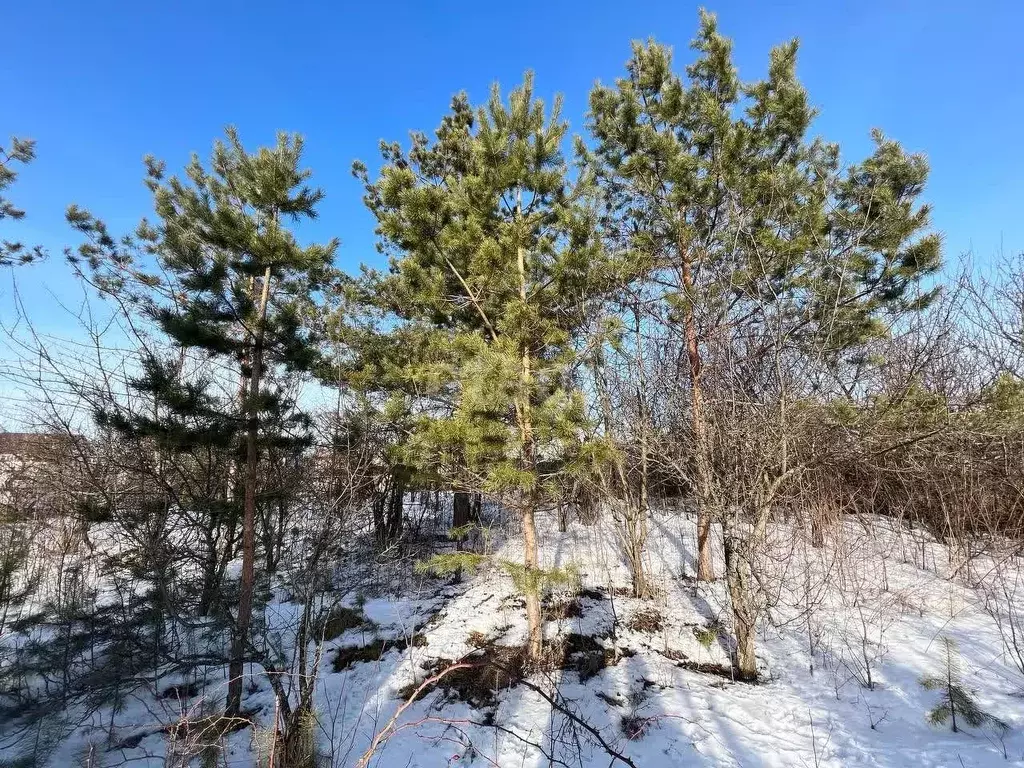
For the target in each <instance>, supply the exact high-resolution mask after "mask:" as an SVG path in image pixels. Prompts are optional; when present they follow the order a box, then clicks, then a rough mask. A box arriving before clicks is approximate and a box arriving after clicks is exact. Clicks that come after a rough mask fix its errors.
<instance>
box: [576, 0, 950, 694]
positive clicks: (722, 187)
mask: <svg viewBox="0 0 1024 768" xmlns="http://www.w3.org/2000/svg"><path fill="white" fill-rule="evenodd" d="M693 49H694V51H695V52H696V60H695V61H694V62H693V63H692V64H690V65H689V66H687V67H686V69H685V72H684V74H682V75H681V74H677V72H676V71H675V70H674V68H673V62H672V55H671V51H670V50H669V49H668V48H667V47H665V46H662V45H659V44H657V43H655V42H653V41H649V42H647V43H640V42H637V43H634V45H633V53H632V56H631V58H630V59H629V61H628V62H627V64H626V75H625V76H624V77H622V78H620V79H618V80H617V81H616V82H615V84H614V85H611V86H607V85H598V86H597V87H595V89H594V90H593V92H592V93H591V96H590V116H589V124H590V128H591V130H592V132H593V136H594V139H595V145H594V148H593V153H592V157H591V158H590V159H591V167H592V168H593V169H594V170H595V172H596V175H597V178H598V181H599V183H600V184H601V187H602V190H603V191H604V198H605V202H606V207H605V221H606V223H607V225H608V226H607V231H608V232H609V233H610V237H611V238H613V240H615V241H617V242H618V243H620V244H621V247H623V248H625V249H628V250H631V251H633V252H636V253H638V254H640V255H641V256H642V257H645V258H646V260H647V261H648V262H649V264H650V267H651V275H652V278H653V280H652V284H653V285H656V286H661V287H663V289H664V290H663V292H662V296H661V298H662V301H661V302H660V305H659V306H660V310H659V314H658V315H656V319H657V320H659V321H660V322H662V323H664V326H665V327H666V328H668V329H670V330H671V331H672V332H673V333H675V334H677V338H678V340H679V343H680V345H681V346H682V347H683V348H684V350H685V354H686V364H685V365H683V366H681V367H682V368H683V372H684V374H685V376H686V379H687V381H686V384H687V388H688V395H689V420H690V424H689V426H690V434H689V435H688V436H687V437H688V440H689V443H690V444H691V446H692V454H693V461H692V468H691V469H690V470H688V472H689V475H690V476H689V477H687V478H685V479H686V480H687V481H689V482H690V483H691V485H692V487H693V489H694V495H695V497H696V501H697V504H698V514H699V519H698V545H699V547H698V548H699V552H698V577H699V578H702V579H708V578H712V576H713V573H712V567H711V563H712V560H711V550H710V545H711V539H710V536H709V533H710V530H711V522H712V520H722V521H723V523H724V522H726V520H725V518H726V517H727V514H726V512H727V510H728V509H730V508H736V505H735V504H732V505H731V507H730V502H729V501H728V499H730V498H731V495H735V493H736V492H737V489H736V488H735V487H734V485H733V483H732V482H731V480H730V479H729V478H723V477H721V476H720V473H719V467H721V466H722V465H721V462H720V461H717V460H716V457H715V455H714V453H715V448H714V443H715V439H716V437H715V435H714V434H712V430H714V428H715V425H714V423H713V422H714V414H713V410H714V403H712V402H711V401H709V392H715V391H717V397H719V398H720V399H722V400H723V401H724V400H734V401H735V400H741V401H746V402H753V401H756V400H758V399H759V398H764V397H765V396H766V394H765V393H766V391H768V390H770V389H772V388H770V387H765V386H762V385H761V384H760V383H759V382H755V381H754V377H744V376H743V375H738V376H734V375H732V374H731V373H730V372H729V371H727V370H726V369H727V368H731V370H732V371H733V372H735V371H736V370H737V369H739V368H742V367H743V366H744V365H750V366H751V367H757V366H759V365H761V364H760V363H756V362H753V361H752V360H750V361H748V360H745V359H744V356H747V355H762V356H763V357H764V359H765V360H767V359H769V358H772V357H774V359H775V360H779V359H781V357H782V356H790V359H792V358H794V357H796V356H799V355H801V354H806V355H809V356H813V357H814V359H816V360H821V361H825V362H826V363H827V362H828V361H832V360H836V359H838V358H839V356H840V355H841V354H842V353H843V352H844V351H845V350H848V349H849V348H850V347H851V346H853V345H856V344H859V343H861V342H863V341H865V340H866V339H868V338H870V337H872V336H874V335H878V334H881V333H884V331H885V328H886V327H887V325H888V324H887V323H886V322H884V320H887V319H891V317H892V316H893V315H896V314H899V313H900V312H905V311H912V310H914V309H917V308H920V307H921V306H923V305H924V304H926V303H927V302H928V301H929V300H930V298H931V296H932V294H929V293H927V292H924V293H923V294H922V293H920V292H919V291H918V287H919V283H920V280H921V279H922V278H923V277H925V276H927V275H929V274H932V273H934V272H935V271H936V270H937V269H938V268H939V266H940V239H939V237H938V235H936V234H934V233H931V232H929V217H930V211H929V208H928V206H927V205H923V204H921V203H920V201H919V198H920V195H921V192H922V190H923V188H924V183H925V180H926V178H927V173H928V166H927V162H926V160H925V158H924V157H922V156H920V155H911V154H907V153H906V152H904V151H903V149H902V148H901V147H900V145H899V144H897V143H896V142H894V141H891V140H889V139H886V138H885V137H884V136H883V135H882V134H881V133H879V132H875V133H874V134H873V138H874V142H875V149H874V152H873V153H872V155H871V156H870V157H869V158H867V159H866V160H864V161H863V162H861V163H858V164H854V165H852V166H849V167H847V168H845V169H844V168H843V167H842V166H841V164H840V152H839V147H838V145H836V144H831V143H828V142H825V141H822V140H820V139H815V138H811V137H810V135H809V129H810V126H811V123H812V121H813V119H814V116H815V111H814V109H813V108H812V107H811V104H810V101H809V98H808V95H807V93H806V91H805V90H804V88H803V86H802V85H801V84H800V82H799V80H798V79H797V76H796V54H797V42H796V41H795V40H794V41H791V42H789V43H785V44H783V45H780V46H778V47H776V48H775V49H773V50H772V52H771V55H770V58H769V66H768V75H767V77H766V78H765V79H764V80H760V81H757V82H743V81H742V80H740V78H739V77H738V74H737V72H736V68H735V66H734V65H733V61H732V43H731V41H730V40H728V39H727V38H726V37H724V36H723V35H722V34H721V33H720V32H719V31H718V27H717V23H716V21H715V17H714V16H713V15H711V14H709V13H706V12H703V11H702V12H701V17H700V30H699V32H698V34H697V37H696V39H695V40H694V42H693ZM712 342H714V344H715V345H717V346H716V348H715V350H712V348H711V343H712ZM716 354H717V358H716V357H715V355H716ZM763 362H764V361H763V360H762V363H763ZM763 367H764V366H762V368H763ZM745 381H748V382H750V383H749V384H744V382H745ZM776 384H778V382H776ZM727 389H728V390H730V391H729V392H728V393H726V390H727ZM774 389H775V390H778V386H776V387H775V388H774ZM770 396H772V397H774V396H775V395H770ZM780 408H783V412H784V407H783V406H780ZM777 453H778V455H779V456H780V457H782V459H781V460H780V465H779V467H778V468H777V469H778V472H777V474H778V477H779V478H784V477H786V476H789V475H792V474H793V472H794V467H792V466H787V465H786V461H785V457H786V456H787V452H786V450H785V448H784V446H783V447H781V448H780V450H779V451H778V452H777ZM741 461H742V460H741ZM770 482H774V481H770ZM780 482H781V480H780ZM778 487H779V484H778V483H776V484H774V485H770V488H771V489H772V492H773V493H774V492H775V490H776V489H777V488H778ZM744 501H745V500H744ZM762 507H765V505H762ZM725 539H726V543H727V545H728V544H729V542H730V541H734V538H733V537H731V536H730V533H729V532H728V531H727V532H726V535H725ZM730 555H732V557H730ZM726 556H727V557H726V560H727V568H728V565H729V564H730V563H731V564H734V565H736V567H737V568H738V569H740V570H743V569H745V568H746V567H747V566H746V565H744V563H745V561H747V560H749V553H744V552H741V551H738V550H737V549H735V548H734V549H733V550H732V551H731V552H730V551H729V549H728V546H727V552H726ZM734 575H735V576H736V578H737V580H738V579H740V578H741V577H740V575H739V573H738V572H737V574H734ZM743 580H745V581H747V582H749V581H750V580H749V579H743ZM731 591H732V590H731ZM744 613H745V612H744ZM736 618H737V623H738V624H741V625H743V626H744V627H745V629H744V633H748V632H749V633H751V643H750V645H749V648H747V652H745V653H743V654H742V655H743V656H744V657H745V659H744V661H743V664H742V665H743V666H744V667H745V668H746V669H745V670H744V673H745V674H753V666H754V657H753V645H752V631H753V630H752V624H751V622H752V620H753V618H752V616H744V617H740V616H739V615H737V617H736ZM741 645H743V643H741Z"/></svg>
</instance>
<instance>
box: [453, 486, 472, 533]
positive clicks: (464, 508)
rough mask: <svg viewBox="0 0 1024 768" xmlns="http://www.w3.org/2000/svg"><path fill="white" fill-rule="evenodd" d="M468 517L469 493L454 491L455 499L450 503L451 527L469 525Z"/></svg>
mask: <svg viewBox="0 0 1024 768" xmlns="http://www.w3.org/2000/svg"><path fill="white" fill-rule="evenodd" d="M469 518H470V514H469V494H468V493H463V492H462V491H456V492H455V500H454V502H453V503H452V528H462V527H463V526H465V525H469Z"/></svg>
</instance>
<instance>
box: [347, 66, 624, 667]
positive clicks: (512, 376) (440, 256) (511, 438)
mask: <svg viewBox="0 0 1024 768" xmlns="http://www.w3.org/2000/svg"><path fill="white" fill-rule="evenodd" d="M559 109H560V102H559V101H557V100H556V102H555V104H554V109H553V110H552V114H551V115H550V116H548V115H546V114H545V109H544V105H543V104H542V103H541V102H540V101H539V100H537V99H536V98H534V95H533V81H532V77H531V76H529V75H528V76H527V78H526V80H525V82H524V83H523V85H521V86H520V87H518V88H516V89H515V90H513V91H512V92H511V94H510V95H509V97H508V101H507V103H506V102H504V101H503V100H502V97H501V93H500V91H499V90H498V88H497V87H495V88H494V89H493V90H492V93H491V97H490V100H489V101H488V103H487V104H486V105H485V106H484V107H482V108H480V109H476V110H474V109H473V108H472V107H471V106H470V104H469V102H468V100H467V98H466V96H465V95H460V96H457V97H456V98H455V99H454V100H453V102H452V107H451V112H450V113H449V114H448V115H447V116H446V117H445V118H444V119H443V121H442V122H441V125H440V127H439V128H438V129H437V131H436V134H435V136H434V138H433V139H430V138H428V137H427V136H426V135H424V134H419V133H417V134H414V135H413V137H412V147H411V149H410V150H409V151H408V152H405V151H403V150H402V149H401V148H400V147H399V146H398V145H397V144H385V145H383V147H382V149H383V154H384V160H385V165H384V168H383V170H382V171H381V174H380V178H379V179H378V180H377V181H375V182H372V183H371V182H370V181H369V179H368V175H367V172H366V170H365V168H363V167H362V166H357V169H356V170H357V173H358V174H359V175H360V176H361V177H362V178H363V179H364V180H365V181H366V184H367V187H366V189H367V195H366V202H367V205H368V206H369V208H370V210H371V211H372V212H373V214H374V215H375V216H376V218H377V222H378V230H377V231H378V234H379V235H380V238H381V248H382V250H384V251H385V252H387V253H389V254H390V255H391V262H390V270H389V273H388V274H387V275H384V276H380V275H378V276H376V277H374V278H373V279H374V280H375V293H376V295H377V296H378V297H379V300H380V302H381V303H382V304H383V305H384V306H386V307H387V308H388V309H390V311H391V312H393V313H394V315H396V316H397V317H398V318H399V319H401V320H403V321H405V322H406V323H408V324H420V325H426V326H428V327H432V328H433V329H434V334H433V336H434V341H432V342H431V344H432V345H433V346H432V348H433V354H432V355H431V356H430V360H428V361H427V362H422V361H421V362H420V363H419V364H417V365H416V366H412V367H410V369H409V372H408V373H409V375H410V376H419V377H421V379H422V381H423V382H424V385H425V386H427V387H433V388H434V389H438V388H441V387H450V386H452V385H454V388H455V395H454V398H455V401H454V409H453V411H452V412H451V413H450V414H448V415H446V416H443V417H441V418H428V419H424V420H423V422H422V424H421V428H420V430H419V431H418V433H417V435H416V441H417V445H418V448H419V449H420V450H421V451H423V452H424V453H429V454H433V455H436V456H437V457H439V458H438V459H437V461H436V462H435V468H436V469H437V471H439V472H442V473H444V472H446V471H447V472H448V473H449V474H451V475H456V474H458V473H459V472H460V471H464V470H465V469H466V468H470V469H472V470H473V471H474V472H475V473H477V474H478V475H482V476H483V478H484V486H485V488H486V490H488V491H489V492H492V493H496V494H501V495H504V496H505V497H506V498H511V499H513V500H514V501H513V503H514V504H515V505H516V507H517V508H518V512H519V515H520V518H521V521H522V526H523V534H524V539H525V556H524V562H523V572H522V573H521V574H516V576H517V581H518V583H520V584H521V585H522V586H523V588H524V591H525V593H526V594H525V596H526V611H527V619H528V623H529V652H530V654H531V656H532V657H534V658H537V657H538V656H539V654H540V653H541V648H542V637H543V636H542V631H541V629H542V625H541V610H540V591H541V587H542V584H543V581H544V573H543V571H542V569H541V568H540V566H539V562H538V553H537V546H538V545H537V531H536V525H535V513H536V510H537V508H538V506H539V505H540V504H541V503H542V502H543V501H544V500H545V499H546V498H547V496H548V494H549V492H550V490H551V485H550V484H551V482H552V481H553V477H552V474H551V473H552V472H555V471H564V459H565V457H566V456H570V455H571V454H572V453H573V452H574V451H575V452H578V451H579V448H580V439H581V434H582V432H581V430H580V429H579V426H580V424H582V421H583V408H582V402H581V397H580V395H579V392H578V391H577V390H576V389H575V388H574V387H573V386H571V383H570V382H571V376H570V373H571V370H572V368H573V366H574V365H575V364H576V362H577V360H576V356H575V354H574V351H575V344H576V341H577V339H576V335H577V333H578V332H579V331H580V330H581V329H582V328H583V327H584V326H585V324H586V321H587V317H586V314H587V311H588V306H589V305H590V302H588V299H589V298H590V297H592V296H593V295H595V293H599V292H601V291H603V290H605V288H606V287H607V285H609V284H610V283H611V281H612V279H613V277H614V275H613V272H614V270H612V269H611V267H610V264H609V262H608V260H607V259H606V258H605V257H604V254H603V251H602V249H601V247H600V243H599V241H598V238H597V237H596V234H595V217H594V215H593V213H592V210H591V208H590V206H589V205H588V204H587V200H588V195H589V193H590V185H589V180H588V179H586V178H584V179H581V180H579V181H576V182H573V181H572V180H571V179H570V174H569V167H568V164H567V162H566V160H565V157H564V156H563V152H562V145H563V142H564V140H565V138H566V131H567V127H566V124H565V123H564V122H562V121H561V119H560V117H559ZM556 466H557V467H558V469H553V467H556ZM446 468H447V469H446ZM519 577H521V578H519Z"/></svg>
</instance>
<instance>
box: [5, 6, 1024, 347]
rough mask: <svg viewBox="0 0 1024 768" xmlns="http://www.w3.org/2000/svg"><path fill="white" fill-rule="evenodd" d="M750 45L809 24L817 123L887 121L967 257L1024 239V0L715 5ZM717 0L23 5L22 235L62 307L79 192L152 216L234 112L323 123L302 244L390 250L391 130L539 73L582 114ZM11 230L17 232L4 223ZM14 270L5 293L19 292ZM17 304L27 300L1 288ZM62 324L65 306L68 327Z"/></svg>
mask: <svg viewBox="0 0 1024 768" xmlns="http://www.w3.org/2000/svg"><path fill="white" fill-rule="evenodd" d="M708 7H709V9H710V10H713V11H715V12H717V13H718V16H719V21H720V26H721V28H722V30H723V31H724V32H725V33H726V34H727V35H729V36H730V37H732V38H733V39H734V41H735V54H736V62H737V64H738V66H739V69H740V74H741V76H742V77H744V78H748V79H749V78H754V77H759V76H761V75H763V74H764V72H765V68H766V62H767V55H768V50H769V48H770V46H771V45H773V44H775V43H778V42H781V41H783V40H786V39H789V38H791V37H794V36H796V37H799V38H800V40H801V43H802V47H801V58H800V65H799V73H800V76H801V77H802V79H803V80H804V82H805V84H806V85H807V87H808V90H809V92H810V95H811V99H812V101H813V102H814V103H815V104H816V105H817V106H818V107H819V108H820V110H821V116H820V118H819V120H818V121H817V123H816V125H815V130H816V132H818V133H820V134H822V135H823V136H825V137H827V138H829V139H831V140H836V141H840V142H841V143H842V145H843V147H844V153H845V154H844V156H845V158H846V159H847V160H855V159H858V158H859V157H860V156H861V155H862V154H863V153H864V152H865V151H866V150H867V148H868V146H869V141H868V133H869V130H870V129H871V128H872V127H873V126H878V127H881V128H882V129H883V130H884V131H885V132H886V133H887V134H889V135H890V136H893V137H894V138H897V139H899V140H901V141H902V142H903V143H904V144H905V145H906V146H907V147H908V148H910V149H913V150H920V151H924V152H926V153H927V154H928V156H929V158H930V160H931V165H932V177H931V182H930V185H929V188H928V199H929V200H930V201H931V202H932V203H933V204H934V206H935V222H936V224H937V227H938V228H939V229H940V230H941V231H942V232H943V233H944V234H945V237H946V244H947V250H946V253H947V257H948V258H949V259H950V260H954V261H955V260H956V258H957V257H958V256H959V255H960V254H961V253H963V252H965V251H968V250H972V251H973V253H974V255H975V257H976V260H978V261H985V260H988V259H991V258H992V257H993V256H994V255H995V254H996V253H998V252H999V250H1000V249H1001V248H1002V249H1003V250H1005V251H1007V252H1016V251H1018V250H1024V223H1022V222H1024V216H1022V214H1024V206H1022V203H1024V140H1022V129H1021V126H1022V124H1024V52H1022V51H1024V47H1022V45H1021V42H1020V34H1021V30H1022V29H1024V3H1021V2H1019V0H1018V1H1016V2H1014V1H1012V0H1006V2H985V1H984V0H983V1H981V2H964V1H963V0H958V1H956V2H953V1H947V0H907V1H906V2H901V1H900V0H868V1H861V2H846V1H845V0H799V1H797V0H793V1H791V2H763V1H761V0H747V1H746V2H738V1H733V2H718V3H709V4H708ZM696 9H697V5H691V4H688V3H681V2H671V1H667V0H666V1H662V2H645V1H644V0H640V1H634V2H623V3H613V2H604V1H603V0H601V1H598V0H590V1H589V2H583V1H582V0H576V1H575V2H560V1H559V0H549V2H543V3H535V4H527V5H523V4H521V3H519V4H516V3H512V4H509V3H494V2H488V3H480V2H472V3H470V2H463V3H458V2H428V1H427V0H420V2H411V1H410V2H331V1H329V0H322V1H321V2H315V3H314V2H304V1H303V0H292V1H291V2H263V1H262V0H250V1H249V2H242V1H241V0H233V1H232V0H189V1H184V0H175V1H174V2H140V1H132V2H129V1H128V0H123V1H122V2H116V3H115V2H104V1H103V0H97V1H96V2H89V3H83V2H69V1H66V2H52V1H50V0H32V1H31V2H20V3H7V4H6V7H5V10H4V13H3V17H4V20H3V29H4V41H3V44H2V49H0V50H2V53H0V86H2V88H0V134H8V135H9V134H15V135H19V136H26V137H31V138H35V139H36V140H37V141H38V153H39V158H38V160H37V161H36V162H35V163H34V164H33V165H32V166H30V167H29V168H28V169H27V170H26V171H25V172H24V174H23V175H22V178H21V179H20V180H19V181H18V183H17V184H16V186H15V187H14V188H13V189H12V191H11V196H12V197H13V199H14V200H15V202H16V203H17V204H19V205H21V206H22V207H24V208H26V209H27V210H28V219H27V221H26V222H25V225H24V226H20V227H18V229H17V231H16V233H15V234H16V235H17V236H18V237H20V238H22V239H24V240H26V241H29V242H41V243H44V244H46V245H48V246H49V247H51V249H53V250H54V251H55V253H54V255H53V256H51V259H50V261H49V263H46V264H43V265H41V266H37V267H30V268H27V269H25V270H21V271H19V274H18V282H19V284H20V287H21V290H22V292H23V294H24V295H25V296H26V297H27V299H28V301H29V303H30V306H33V307H34V308H36V309H37V310H38V311H39V312H40V313H42V315H43V316H40V317H38V318H37V319H38V320H40V321H45V320H46V318H45V314H46V312H47V309H48V307H49V306H51V305H50V304H47V303H46V302H47V301H48V300H47V291H54V292H56V294H57V295H63V294H65V293H66V292H67V291H68V289H69V281H68V278H67V271H66V267H65V266H64V264H63V260H62V258H61V255H60V249H61V247H62V246H63V245H64V244H66V243H68V242H74V238H73V236H72V234H71V233H70V232H68V230H67V228H66V226H65V225H64V223H63V210H64V207H65V206H66V205H67V204H68V203H71V202H77V203H79V204H82V205H84V206H86V207H87V208H89V209H91V210H92V211H93V212H95V213H96V214H98V215H100V216H101V217H102V218H104V219H106V220H107V222H108V223H109V224H110V225H111V227H112V229H113V230H115V231H125V230H128V229H130V228H132V227H133V226H134V224H135V223H136V221H137V220H138V219H139V217H140V216H142V215H145V214H148V213H149V212H150V201H149V199H148V195H147V193H146V191H145V189H144V187H143V186H142V183H141V179H142V171H143V169H142V165H141V162H140V161H141V158H142V157H143V155H145V154H146V153H152V154H154V155H156V156H158V157H160V158H163V159H164V160H166V161H167V163H168V167H169V168H170V169H172V170H176V169H180V168H181V167H182V165H183V164H184V163H185V162H186V161H187V160H188V158H189V156H190V153H191V152H193V151H198V152H199V153H200V155H201V156H204V157H205V156H206V155H207V154H208V151H209V147H210V145H211V142H212V141H213V139H214V138H215V137H217V136H218V135H220V134H221V131H222V128H223V126H224V125H225V124H227V123H233V124H235V125H237V126H238V128H239V129H240V131H241V134H242V138H243V140H244V141H245V142H246V143H247V144H249V145H252V146H255V145H257V144H259V143H265V142H268V141H271V140H272V139H273V135H274V132H275V131H276V130H278V129H287V130H293V131H299V132H301V133H303V134H305V136H306V139H307V148H308V152H307V161H308V165H309V166H310V167H312V168H313V169H314V171H315V181H316V182H317V183H318V184H320V185H321V186H322V187H323V188H324V189H325V190H326V192H327V195H328V196H327V198H326V200H325V201H324V203H323V205H322V207H321V209H320V210H321V217H320V219H319V221H318V222H316V223H315V224H313V225H311V226H309V227H305V228H304V229H303V231H302V236H303V239H313V238H323V239H326V238H328V237H332V236H338V237H340V238H341V239H342V243H343V247H342V250H341V252H340V253H341V255H340V263H341V265H342V266H343V267H346V268H350V269H354V268H356V266H357V265H358V264H359V263H360V262H362V261H369V262H374V261H376V259H377V257H376V254H375V253H374V250H373V242H374V238H373V233H372V221H371V219H370V217H369V215H368V214H367V213H366V212H365V210H364V209H363V207H362V204H361V202H360V194H361V190H360V188H359V185H358V183H357V182H356V181H355V180H354V179H353V178H352V177H351V175H350V173H349V168H350V165H351V162H352V160H353V159H355V158H361V159H363V160H365V161H367V162H368V164H370V166H371V168H373V167H375V165H376V159H377V143H378V141H379V140H380V139H382V138H386V139H399V140H404V139H405V138H406V136H407V134H408V131H409V130H410V129H423V130H428V131H429V130H432V129H433V128H434V127H435V126H436V125H437V123H438V121H439V119H440V117H441V115H442V114H443V113H444V111H445V110H446V108H447V105H448V102H449V99H450V97H451V96H452V94H453V93H455V92H456V91H459V90H462V89H465V90H467V91H468V92H469V93H470V96H471V97H472V98H473V99H474V100H480V99H482V98H484V97H485V96H486V94H487V88H488V86H489V84H490V83H491V82H492V81H494V80H498V81H500V82H501V83H502V85H503V86H505V87H506V88H507V87H511V86H512V85H514V84H515V83H517V82H518V80H519V78H520V77H521V75H522V73H523V71H524V70H526V69H527V68H531V69H533V70H535V71H536V74H537V86H538V89H539V91H540V92H541V94H543V95H545V96H550V95H551V94H553V93H554V92H556V91H560V92H562V93H564V95H565V106H566V110H565V115H566V117H567V118H569V119H570V121H571V123H572V126H573V128H574V129H575V130H582V129H583V114H584V111H585V108H586V99H587V93H588V91H589V89H590V87H591V85H592V84H593V83H594V81H595V80H598V79H600V80H604V81H610V80H612V79H613V78H615V77H616V76H618V75H619V74H620V73H621V71H622V65H623V63H624V61H625V59H626V58H627V56H628V53H629V42H630V40H631V39H635V38H645V37H648V36H654V37H656V38H658V39H659V40H661V41H663V42H667V43H669V44H672V45H673V46H674V47H675V50H676V54H677V60H681V61H686V60H688V59H689V58H690V54H689V51H688V48H687V46H688V43H689V40H690V39H691V37H692V36H693V34H694V31H695V29H696V23H697V11H696ZM3 234H7V233H6V232H4V233H0V235H3ZM7 286H9V278H6V277H0V293H8V294H9V288H8V287H7ZM0 311H3V312H7V311H9V304H8V302H7V301H6V300H4V299H3V297H0ZM58 323H59V321H58V320H57V319H56V316H54V319H53V321H52V324H51V323H46V325H49V326H50V327H51V328H52V327H53V325H56V324H58Z"/></svg>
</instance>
